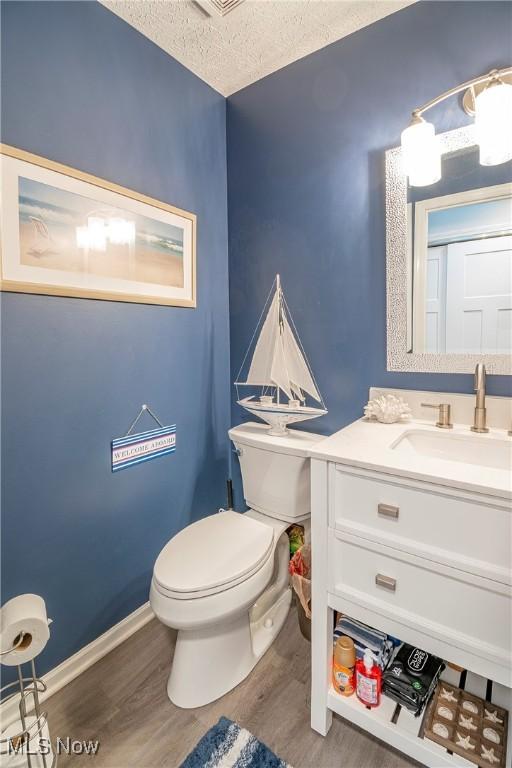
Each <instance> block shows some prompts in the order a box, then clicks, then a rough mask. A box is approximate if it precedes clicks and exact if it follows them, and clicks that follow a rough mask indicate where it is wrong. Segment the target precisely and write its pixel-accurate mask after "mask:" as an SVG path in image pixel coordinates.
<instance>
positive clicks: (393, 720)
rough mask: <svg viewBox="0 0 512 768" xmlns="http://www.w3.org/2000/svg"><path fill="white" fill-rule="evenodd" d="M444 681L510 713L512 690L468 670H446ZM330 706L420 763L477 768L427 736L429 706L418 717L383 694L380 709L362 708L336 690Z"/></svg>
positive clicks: (511, 747) (511, 742)
mask: <svg viewBox="0 0 512 768" xmlns="http://www.w3.org/2000/svg"><path fill="white" fill-rule="evenodd" d="M441 680H443V681H444V682H446V683H450V685H453V686H455V687H456V688H462V689H463V690H465V691H467V692H468V693H472V694H473V695H475V696H478V697H480V698H482V699H485V700H487V701H489V702H491V703H492V704H495V705H497V706H499V707H503V708H505V709H509V710H510V707H511V703H512V701H511V690H510V688H507V687H506V686H504V685H500V684H499V683H495V682H493V681H492V680H488V679H487V678H485V677H482V676H481V675H476V674H474V673H472V672H468V671H466V670H465V671H463V672H459V671H456V670H454V669H452V668H451V667H446V668H445V670H444V671H443V673H442V674H441ZM327 706H328V708H329V710H331V711H332V712H335V713H336V714H338V715H340V716H341V717H344V718H345V719H346V720H349V721H350V722H352V723H354V724H355V725H357V726H358V727H359V728H363V729H364V730H365V731H368V732H369V733H371V734H372V735H373V736H376V737H377V738H378V739H381V740H382V741H385V742H386V743H387V744H390V745H391V746H393V747H395V748H396V749H398V750H400V751H401V752H404V753H405V754H406V755H408V756H409V757H412V758H414V759H415V760H417V761H418V762H420V763H424V764H425V765H431V766H435V768H445V767H446V768H453V766H465V767H466V768H469V766H473V768H475V763H472V762H470V761H469V760H466V759H465V758H464V757H461V756H460V755H455V754H453V753H450V752H449V751H447V750H446V749H445V748H444V747H442V746H441V745H440V744H437V743H436V742H434V741H431V740H430V739H428V738H426V737H424V736H423V729H424V723H425V721H426V718H427V713H428V705H427V707H426V709H425V711H424V712H423V713H422V714H421V715H420V716H419V717H415V716H414V715H413V714H412V713H411V712H409V711H408V710H407V709H405V707H402V706H401V705H400V704H397V703H396V702H395V701H393V700H392V699H389V698H388V697H387V696H386V695H384V694H383V695H382V696H381V703H380V705H379V706H378V707H375V708H374V709H370V708H367V707H365V706H364V705H363V704H361V702H360V701H359V700H358V699H357V697H356V696H355V694H354V695H352V696H340V695H339V694H338V693H337V692H336V691H335V690H334V689H333V687H332V686H328V693H327ZM511 757H512V720H511V719H509V730H508V738H507V762H506V765H507V766H508V765H510V763H511Z"/></svg>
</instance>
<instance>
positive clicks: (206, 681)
mask: <svg viewBox="0 0 512 768" xmlns="http://www.w3.org/2000/svg"><path fill="white" fill-rule="evenodd" d="M291 599H292V593H291V589H290V588H289V587H287V588H286V589H285V590H284V591H283V593H282V594H281V595H280V596H279V597H278V599H277V600H276V601H275V602H274V603H273V604H272V605H271V606H270V607H269V608H268V610H267V611H265V613H263V614H262V615H261V616H259V617H258V618H257V619H256V620H255V621H251V617H250V612H249V611H245V612H244V613H243V614H242V615H241V616H238V617H236V618H235V619H234V620H232V621H230V622H229V623H226V625H225V626H222V627H221V626H219V625H214V626H209V627H206V628H204V629H194V630H179V632H178V637H177V640H176V649H175V651H174V659H173V663H172V667H171V674H170V675H169V681H168V683H167V695H168V696H169V698H170V700H171V701H172V702H173V704H176V706H178V707H182V708H183V709H191V708H193V707H202V706H204V705H205V704H210V703H211V702H212V701H215V700H216V699H218V698H220V697H221V696H224V694H226V693H228V691H231V690H232V689H233V688H235V687H236V686H237V685H238V684H239V683H241V682H242V680H244V679H245V678H246V677H247V675H248V674H249V673H250V672H251V670H252V669H254V667H255V666H256V664H257V663H258V661H259V660H260V659H261V657H262V656H263V655H264V653H265V652H266V651H267V650H268V648H269V647H270V645H271V644H272V642H273V641H274V639H275V638H276V637H277V635H278V634H279V632H280V630H281V629H282V627H283V624H284V622H285V621H286V617H287V616H288V611H289V609H290V604H291Z"/></svg>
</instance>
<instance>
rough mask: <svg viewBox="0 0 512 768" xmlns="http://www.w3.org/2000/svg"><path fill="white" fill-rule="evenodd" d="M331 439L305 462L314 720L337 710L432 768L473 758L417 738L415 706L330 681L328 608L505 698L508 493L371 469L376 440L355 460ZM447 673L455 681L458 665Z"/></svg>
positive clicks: (511, 543) (509, 701) (318, 724)
mask: <svg viewBox="0 0 512 768" xmlns="http://www.w3.org/2000/svg"><path fill="white" fill-rule="evenodd" d="M393 426H394V425H393ZM382 427H385V428H386V427H389V425H377V429H381V430H382ZM354 428H355V429H354ZM364 428H365V429H366V430H367V432H366V434H367V435H368V434H369V433H368V425H365V427H364ZM349 429H352V433H351V435H349V438H350V437H352V438H353V439H354V440H355V443H354V445H356V443H357V440H358V437H359V435H358V434H357V425H351V427H350V428H349ZM402 429H403V426H402ZM339 434H342V433H339ZM380 434H382V432H381V433H380ZM329 442H330V445H328V443H329ZM323 445H324V447H322V446H323ZM339 445H340V449H339V454H340V456H337V451H336V441H333V440H332V438H329V439H328V440H327V441H326V442H325V444H322V443H320V444H319V445H318V448H316V449H315V450H314V451H313V452H312V461H311V472H312V509H311V519H312V553H313V563H312V573H313V583H312V605H313V624H312V665H313V671H312V701H311V724H312V727H313V728H314V729H315V730H317V731H318V732H320V733H321V734H324V735H325V734H326V733H327V731H328V729H329V727H330V722H331V716H332V712H333V711H334V712H337V713H338V714H340V715H341V716H343V717H345V718H347V719H348V720H351V721H352V722H354V723H355V724H357V725H358V726H360V727H362V728H365V729H366V730H368V731H369V732H370V733H372V734H373V735H375V736H376V737H378V738H380V739H383V740H385V741H387V742H388V743H390V744H392V745H393V746H394V747H396V748H397V749H400V750H402V751H403V752H405V753H406V754H408V755H409V756H410V757H412V758H414V759H416V760H418V761H419V762H421V763H424V764H426V765H430V766H433V768H439V767H440V766H445V765H446V766H453V765H466V766H469V765H472V764H471V763H468V761H466V760H464V759H463V758H461V757H458V756H457V755H452V754H449V753H448V752H447V751H446V750H444V749H443V748H442V747H440V746H438V745H437V744H435V743H433V742H431V741H429V740H427V739H424V738H423V737H422V735H421V733H422V732H421V721H422V717H419V718H414V717H413V716H412V715H411V714H410V713H409V712H407V710H405V709H404V708H398V711H397V705H396V703H395V702H393V701H392V700H390V699H387V698H386V697H385V696H382V699H381V701H382V703H381V705H380V706H379V707H378V708H376V709H374V710H368V709H366V708H365V707H364V706H363V705H362V704H361V703H360V702H359V701H358V700H357V699H356V697H355V696H352V697H349V698H345V697H341V696H339V695H338V694H337V693H336V692H335V691H334V690H333V689H332V687H331V682H330V679H331V663H332V647H333V646H332V643H333V638H332V631H333V621H334V617H333V612H334V611H340V612H342V613H346V614H348V615H349V616H352V617H354V618H356V619H359V620H360V621H363V622H365V623H367V624H369V625H371V626H373V627H375V628H378V629H380V630H382V631H384V632H387V633H388V634H390V635H393V636H394V637H397V638H399V639H401V640H403V641H405V642H408V643H410V644H412V645H415V646H418V647H421V648H423V649H425V650H427V651H429V652H431V653H433V654H435V655H437V656H440V657H441V658H443V659H445V660H446V661H450V662H452V663H453V664H456V665H458V666H459V667H462V668H463V669H464V670H467V671H466V672H465V673H464V685H465V688H466V690H469V691H470V692H472V693H474V694H476V695H479V696H482V697H483V698H486V696H487V697H489V696H490V697H491V699H492V701H494V702H495V703H496V704H500V705H501V706H504V707H506V708H508V709H512V698H511V695H510V694H511V689H510V686H511V685H512V679H511V678H512V674H511V649H512V601H511V548H512V511H511V505H510V498H507V497H506V495H500V494H497V495H496V494H494V493H480V492H472V491H471V490H468V486H467V484H466V487H465V488H463V487H461V484H458V485H457V483H455V486H454V487H450V485H448V484H447V483H446V479H445V480H444V481H443V484H436V483H435V482H432V480H431V479H428V480H425V479H419V473H418V472H417V471H416V472H415V475H416V476H415V477H414V476H412V475H413V473H412V472H409V473H406V472H402V471H400V472H399V473H397V474H393V473H392V472H390V471H389V468H388V467H386V468H385V469H386V471H382V470H379V471H376V469H375V465H378V464H379V462H378V461H373V462H372V459H375V456H372V451H374V449H375V447H373V448H371V449H369V451H368V462H369V467H364V466H363V462H362V461H361V457H360V455H359V458H358V460H357V462H356V465H351V464H350V439H345V440H344V441H343V440H342V441H341V442H340V444H339ZM360 448H361V446H360V445H359V447H358V450H359V454H360V453H361V450H360ZM357 453H358V451H357V450H356V451H355V454H356V455H357ZM380 463H381V464H382V462H380ZM372 464H373V466H372ZM401 470H403V467H402V468H401ZM475 471H476V472H478V470H477V469H476V468H475ZM429 475H430V478H431V476H432V473H431V472H430V473H429ZM443 676H444V677H445V679H447V680H448V681H449V682H451V683H452V684H454V685H459V684H460V680H461V672H460V671H455V670H453V668H451V667H447V669H446V671H445V672H444V675H443ZM488 681H492V684H491V682H488ZM511 714H512V712H511ZM397 715H398V716H397ZM510 741H511V739H510V735H509V757H508V760H509V762H508V763H507V765H510Z"/></svg>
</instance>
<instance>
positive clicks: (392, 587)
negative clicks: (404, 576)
mask: <svg viewBox="0 0 512 768" xmlns="http://www.w3.org/2000/svg"><path fill="white" fill-rule="evenodd" d="M375 583H376V585H377V586H378V587H384V589H389V591H390V592H395V591H396V579H392V578H391V576H383V574H382V573H378V574H377V575H376V577H375Z"/></svg>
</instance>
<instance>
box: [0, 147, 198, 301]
mask: <svg viewBox="0 0 512 768" xmlns="http://www.w3.org/2000/svg"><path fill="white" fill-rule="evenodd" d="M0 178H1V207H0V225H1V261H0V264H1V284H0V287H1V289H2V290H3V291H17V292H23V293H42V294H52V295H55V296H76V297H80V298H93V299H104V300H107V301H127V302H138V303H143V304H167V305H174V306H181V307H195V306H196V216H195V214H193V213H189V212H187V211H183V210H181V209H179V208H174V207H173V206H172V205H168V204H167V203H163V202H160V201H159V200H154V199H153V198H150V197H146V196H145V195H141V194H138V193H137V192H133V191H132V190H130V189H126V188H125V187H120V186H118V185H116V184H112V183H111V182H108V181H105V180H103V179H99V178H97V177H95V176H91V175H89V174H86V173H82V172H81V171H78V170H75V169H73V168H68V167H67V166H65V165H61V164H59V163H54V162H52V161H50V160H46V159H45V158H42V157H38V156H36V155H32V154H30V153H28V152H24V151H22V150H19V149H15V148H13V147H8V146H6V145H0Z"/></svg>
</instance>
